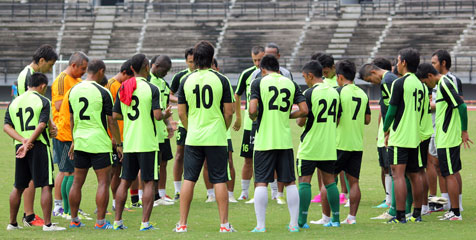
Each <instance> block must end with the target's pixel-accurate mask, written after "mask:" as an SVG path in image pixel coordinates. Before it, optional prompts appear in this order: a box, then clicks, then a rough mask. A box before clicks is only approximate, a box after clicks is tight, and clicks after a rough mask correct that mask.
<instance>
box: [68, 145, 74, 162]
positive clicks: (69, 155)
mask: <svg viewBox="0 0 476 240" xmlns="http://www.w3.org/2000/svg"><path fill="white" fill-rule="evenodd" d="M68 157H69V159H71V160H74V143H71V147H70V148H69V151H68Z"/></svg>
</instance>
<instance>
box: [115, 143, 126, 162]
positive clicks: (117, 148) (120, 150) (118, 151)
mask: <svg viewBox="0 0 476 240" xmlns="http://www.w3.org/2000/svg"><path fill="white" fill-rule="evenodd" d="M116 152H117V157H118V158H119V162H121V163H122V158H123V157H124V155H123V154H122V153H123V150H122V147H117V146H116Z"/></svg>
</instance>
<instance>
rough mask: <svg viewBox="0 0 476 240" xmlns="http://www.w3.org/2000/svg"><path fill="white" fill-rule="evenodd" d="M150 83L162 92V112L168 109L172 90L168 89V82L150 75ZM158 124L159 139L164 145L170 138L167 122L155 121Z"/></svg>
mask: <svg viewBox="0 0 476 240" xmlns="http://www.w3.org/2000/svg"><path fill="white" fill-rule="evenodd" d="M150 83H152V84H153V85H154V86H156V87H157V88H159V91H160V94H161V95H160V100H161V106H162V110H165V109H166V108H167V105H169V97H170V96H169V94H170V88H169V87H168V84H167V82H165V80H164V79H162V78H159V77H156V76H155V75H154V74H152V73H150ZM155 122H156V128H157V137H158V139H159V143H163V142H164V141H165V139H166V138H167V136H168V133H167V126H166V125H165V122H164V121H163V120H160V121H157V120H156V121H155Z"/></svg>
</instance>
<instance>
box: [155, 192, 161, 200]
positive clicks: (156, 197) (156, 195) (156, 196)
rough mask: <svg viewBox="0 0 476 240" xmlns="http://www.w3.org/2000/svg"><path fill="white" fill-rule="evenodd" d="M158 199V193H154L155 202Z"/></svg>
mask: <svg viewBox="0 0 476 240" xmlns="http://www.w3.org/2000/svg"><path fill="white" fill-rule="evenodd" d="M159 198H160V195H159V193H156V194H155V201H157V200H159Z"/></svg>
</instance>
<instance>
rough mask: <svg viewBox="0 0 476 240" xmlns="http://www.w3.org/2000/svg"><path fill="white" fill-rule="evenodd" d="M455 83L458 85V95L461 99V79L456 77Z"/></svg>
mask: <svg viewBox="0 0 476 240" xmlns="http://www.w3.org/2000/svg"><path fill="white" fill-rule="evenodd" d="M456 82H457V83H458V94H459V95H460V96H461V97H462V96H463V84H462V83H461V79H459V78H458V77H456Z"/></svg>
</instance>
